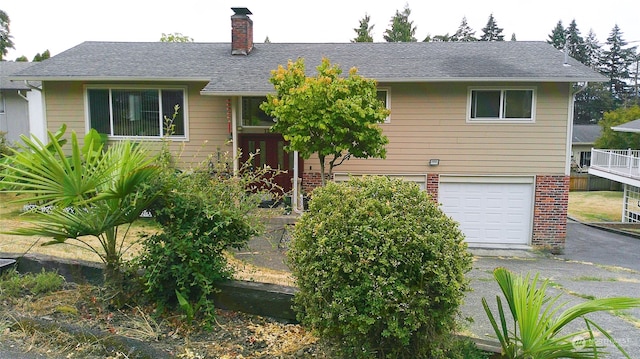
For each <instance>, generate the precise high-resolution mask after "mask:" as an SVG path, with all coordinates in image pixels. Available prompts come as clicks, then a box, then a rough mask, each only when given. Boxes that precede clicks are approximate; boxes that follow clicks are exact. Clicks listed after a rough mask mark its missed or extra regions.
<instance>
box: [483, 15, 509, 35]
mask: <svg viewBox="0 0 640 359" xmlns="http://www.w3.org/2000/svg"><path fill="white" fill-rule="evenodd" d="M502 30H503V29H502V28H500V27H498V23H497V22H496V19H495V18H494V17H493V14H490V15H489V20H488V21H487V25H486V26H485V27H484V28H482V36H480V41H504V35H502Z"/></svg>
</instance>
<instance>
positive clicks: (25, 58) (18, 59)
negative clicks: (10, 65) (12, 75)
mask: <svg viewBox="0 0 640 359" xmlns="http://www.w3.org/2000/svg"><path fill="white" fill-rule="evenodd" d="M16 62H29V59H28V58H27V57H26V56H24V55H22V56H20V57H17V58H16Z"/></svg>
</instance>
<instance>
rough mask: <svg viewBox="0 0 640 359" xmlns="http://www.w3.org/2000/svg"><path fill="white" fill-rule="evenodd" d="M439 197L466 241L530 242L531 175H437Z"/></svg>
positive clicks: (479, 242) (470, 242)
mask: <svg viewBox="0 0 640 359" xmlns="http://www.w3.org/2000/svg"><path fill="white" fill-rule="evenodd" d="M438 201H439V202H440V203H442V210H443V211H444V212H445V213H446V214H447V215H449V216H451V217H452V218H453V219H454V220H456V221H457V222H459V223H460V229H461V230H462V232H463V233H464V234H465V237H466V240H467V242H468V243H469V244H496V245H501V244H529V243H530V239H531V225H532V218H533V217H532V214H533V178H532V177H445V176H440V185H439V188H438Z"/></svg>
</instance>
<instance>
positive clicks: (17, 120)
mask: <svg viewBox="0 0 640 359" xmlns="http://www.w3.org/2000/svg"><path fill="white" fill-rule="evenodd" d="M32 64H33V63H30V62H9V61H0V132H5V133H6V139H7V140H8V141H9V142H10V143H14V142H16V141H18V140H19V139H20V135H22V134H24V135H27V136H29V134H34V135H35V136H37V137H38V138H41V139H43V138H45V134H46V129H45V124H44V117H43V116H44V112H43V106H42V95H41V93H40V88H39V86H40V82H38V81H34V82H30V83H26V82H24V81H11V80H10V79H9V76H10V75H12V74H13V73H15V72H18V71H21V70H24V69H26V68H28V67H29V66H31V65H32Z"/></svg>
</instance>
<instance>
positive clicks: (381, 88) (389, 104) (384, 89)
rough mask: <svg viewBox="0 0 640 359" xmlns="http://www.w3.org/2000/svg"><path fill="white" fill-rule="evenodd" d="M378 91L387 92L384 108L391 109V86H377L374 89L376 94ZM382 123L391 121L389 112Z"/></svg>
mask: <svg viewBox="0 0 640 359" xmlns="http://www.w3.org/2000/svg"><path fill="white" fill-rule="evenodd" d="M378 91H385V92H386V93H387V99H386V102H387V103H386V109H387V110H389V111H391V88H390V87H378V88H377V89H376V95H377V94H378ZM383 123H391V114H389V116H387V118H385V119H384V122H383Z"/></svg>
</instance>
